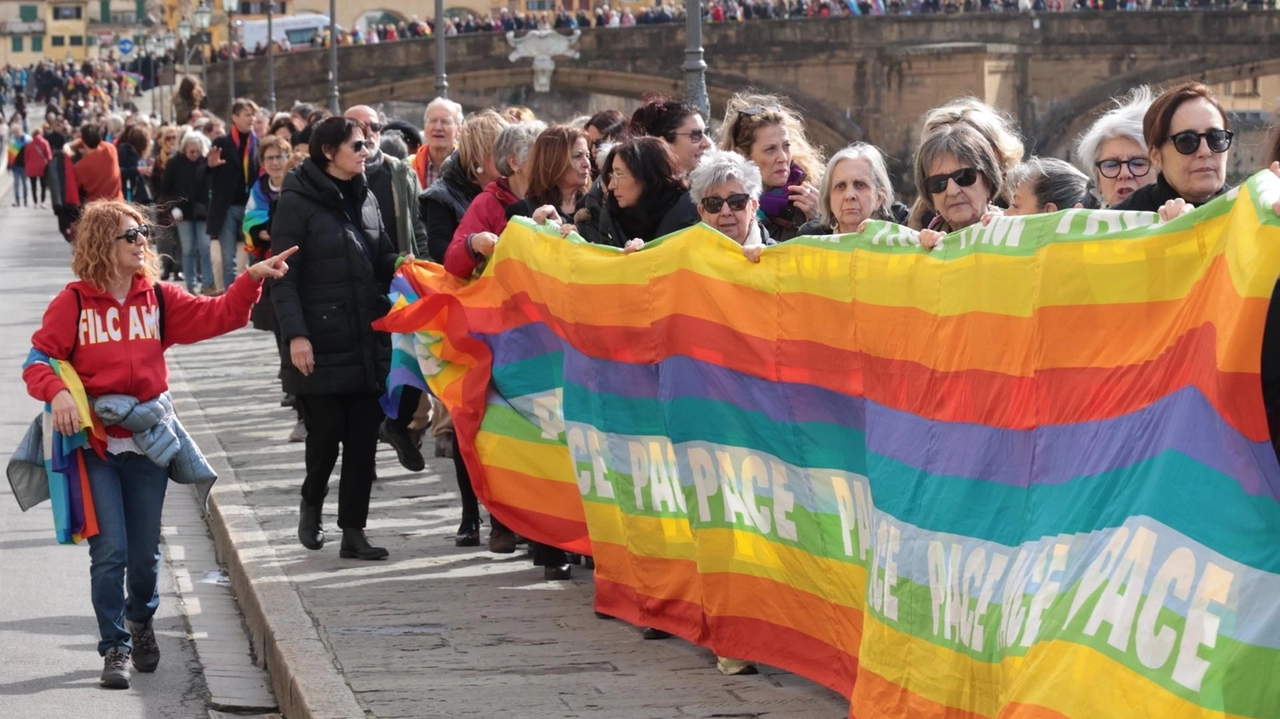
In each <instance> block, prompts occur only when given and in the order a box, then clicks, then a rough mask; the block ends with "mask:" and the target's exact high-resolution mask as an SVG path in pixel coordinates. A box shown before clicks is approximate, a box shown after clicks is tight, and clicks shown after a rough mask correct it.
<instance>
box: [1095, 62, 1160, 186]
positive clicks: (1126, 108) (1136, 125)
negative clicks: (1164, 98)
mask: <svg viewBox="0 0 1280 719" xmlns="http://www.w3.org/2000/svg"><path fill="white" fill-rule="evenodd" d="M1153 99H1154V96H1153V95H1152V93H1151V88H1149V87H1147V86H1146V85H1142V86H1140V87H1136V88H1134V89H1133V90H1130V91H1129V94H1128V95H1125V96H1124V97H1122V98H1119V99H1117V100H1116V106H1115V107H1113V108H1112V109H1111V110H1110V111H1109V112H1107V114H1105V115H1103V116H1102V117H1100V118H1098V120H1097V122H1095V123H1093V126H1092V127H1090V128H1089V129H1088V130H1086V131H1085V133H1084V134H1083V135H1081V136H1080V139H1079V140H1078V141H1077V142H1076V166H1077V167H1079V168H1080V169H1081V170H1084V172H1085V174H1087V175H1089V176H1090V177H1092V178H1093V181H1094V183H1095V184H1097V183H1098V182H1100V180H1099V179H1098V168H1097V167H1096V166H1095V163H1097V162H1098V159H1099V158H1098V153H1099V152H1100V151H1101V150H1102V143H1104V142H1106V141H1107V140H1114V139H1116V138H1119V137H1127V138H1129V139H1130V140H1133V141H1134V142H1136V143H1138V147H1141V148H1142V152H1143V154H1145V153H1146V152H1147V142H1146V140H1144V139H1143V138H1142V118H1143V117H1144V116H1145V115H1146V114H1147V108H1149V107H1151V102H1152V100H1153Z"/></svg>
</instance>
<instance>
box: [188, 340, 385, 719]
mask: <svg viewBox="0 0 1280 719" xmlns="http://www.w3.org/2000/svg"><path fill="white" fill-rule="evenodd" d="M169 372H170V375H169V388H170V390H171V391H172V393H173V395H174V396H175V398H177V399H176V403H177V404H178V405H179V409H180V412H179V414H180V415H181V417H182V423H183V425H185V427H186V428H187V431H188V432H189V433H190V434H191V436H192V438H193V439H194V440H195V441H196V444H197V445H198V446H199V447H200V448H201V449H202V450H203V451H204V454H205V457H206V458H207V459H208V460H209V464H210V465H212V466H213V469H214V471H215V472H217V473H218V482H217V484H215V485H214V489H213V493H212V494H211V495H210V497H209V510H210V518H209V530H210V532H212V534H213V539H214V544H215V546H216V548H217V552H218V558H219V559H220V560H221V561H222V562H223V563H224V564H225V565H226V568H227V574H228V575H229V576H230V578H231V587H232V590H233V591H234V592H235V596H236V600H237V602H238V603H239V605H240V611H241V612H242V613H243V614H244V620H245V624H246V625H248V627H249V633H250V638H251V641H252V642H253V647H254V651H255V652H256V654H257V656H258V661H259V662H260V663H261V662H264V661H265V665H266V669H267V670H268V672H269V674H270V676H271V684H272V688H273V689H274V690H275V695H276V701H277V702H278V703H279V705H280V711H281V713H282V714H283V715H284V716H285V717H287V718H288V719H359V718H361V717H364V716H365V711H364V709H362V708H361V707H360V705H359V703H358V702H357V701H356V697H355V694H354V693H353V692H352V691H351V687H349V686H348V685H347V682H346V679H345V678H344V677H343V675H342V672H341V671H340V670H339V668H338V667H337V665H336V664H335V660H334V658H333V656H332V654H331V653H330V651H329V647H328V646H327V645H325V643H324V642H323V640H321V638H320V635H319V634H318V633H317V632H316V628H315V624H314V622H313V620H312V618H311V616H310V615H309V614H308V613H307V611H306V609H305V608H304V607H303V606H302V599H301V598H300V597H299V596H298V592H297V589H296V588H295V587H294V585H293V582H292V581H290V579H289V577H288V574H287V573H286V572H285V571H284V570H283V569H282V568H281V567H280V560H279V557H278V556H277V554H276V551H275V549H274V548H273V547H272V546H271V543H270V541H269V540H268V538H267V535H266V533H265V532H264V531H263V530H262V527H261V525H260V524H259V523H258V520H257V518H256V517H255V516H254V512H253V509H252V507H251V505H250V504H249V502H248V501H247V499H246V498H245V495H244V491H243V488H242V485H241V483H240V480H239V478H238V477H237V476H236V471H235V470H234V469H233V468H232V467H231V465H230V464H229V463H228V462H227V458H226V453H225V451H224V450H223V447H222V443H221V442H220V441H219V440H218V437H217V435H216V434H214V432H213V430H212V429H211V428H210V426H209V424H208V422H207V421H206V420H205V416H204V411H203V409H202V408H201V407H200V404H199V402H198V401H197V400H196V399H195V398H194V395H193V394H192V393H191V391H190V389H189V385H188V382H187V378H186V375H185V373H184V372H183V371H182V368H181V366H180V365H178V364H177V363H176V362H171V363H170V364H169Z"/></svg>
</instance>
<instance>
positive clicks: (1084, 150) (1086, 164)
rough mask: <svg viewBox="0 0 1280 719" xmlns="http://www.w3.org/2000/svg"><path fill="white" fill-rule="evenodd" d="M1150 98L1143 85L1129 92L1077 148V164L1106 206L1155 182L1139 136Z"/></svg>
mask: <svg viewBox="0 0 1280 719" xmlns="http://www.w3.org/2000/svg"><path fill="white" fill-rule="evenodd" d="M1151 97H1152V96H1151V90H1150V89H1148V88H1147V87H1146V86H1145V85H1143V86H1142V87H1139V88H1136V89H1134V90H1132V91H1131V92H1130V93H1129V94H1128V95H1127V96H1125V97H1124V98H1121V99H1120V100H1117V103H1118V104H1117V106H1116V107H1115V108H1113V109H1112V110H1111V111H1109V112H1107V113H1106V114H1105V115H1103V116H1102V117H1100V118H1098V120H1097V122H1095V123H1093V126H1092V127H1090V128H1089V129H1088V130H1087V131H1086V132H1085V133H1084V135H1082V136H1081V137H1080V141H1079V143H1077V145H1076V165H1077V166H1079V168H1080V169H1081V170H1084V172H1085V174H1087V175H1089V176H1091V177H1092V178H1093V186H1094V187H1095V188H1096V189H1097V192H1098V195H1099V196H1101V198H1102V202H1103V204H1104V205H1105V206H1106V207H1114V206H1115V205H1118V204H1120V203H1121V202H1123V201H1124V200H1125V199H1126V198H1128V197H1129V195H1132V194H1133V193H1134V191H1136V190H1138V189H1139V188H1142V187H1146V186H1147V185H1150V184H1151V183H1153V182H1155V181H1156V173H1154V172H1152V171H1151V157H1150V153H1149V152H1148V151H1147V141H1146V140H1145V139H1143V137H1142V118H1143V117H1144V116H1145V115H1146V114H1147V108H1149V107H1151Z"/></svg>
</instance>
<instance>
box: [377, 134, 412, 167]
mask: <svg viewBox="0 0 1280 719" xmlns="http://www.w3.org/2000/svg"><path fill="white" fill-rule="evenodd" d="M378 150H379V151H380V152H382V154H384V155H390V156H391V157H394V158H396V159H397V160H403V159H405V158H406V157H408V156H409V146H408V145H406V144H404V135H401V134H400V133H399V132H396V131H395V130H390V131H388V132H384V133H382V135H380V136H379V138H378Z"/></svg>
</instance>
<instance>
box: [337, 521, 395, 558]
mask: <svg viewBox="0 0 1280 719" xmlns="http://www.w3.org/2000/svg"><path fill="white" fill-rule="evenodd" d="M338 556H339V557H342V558H343V559H386V558H387V556H388V554H387V550H385V549H383V548H382V547H375V546H373V545H372V544H369V538H368V537H366V536H364V530H363V529H345V528H344V529H343V530H342V548H341V549H340V550H339V551H338Z"/></svg>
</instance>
